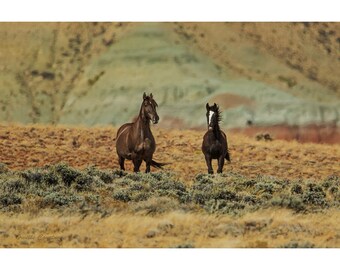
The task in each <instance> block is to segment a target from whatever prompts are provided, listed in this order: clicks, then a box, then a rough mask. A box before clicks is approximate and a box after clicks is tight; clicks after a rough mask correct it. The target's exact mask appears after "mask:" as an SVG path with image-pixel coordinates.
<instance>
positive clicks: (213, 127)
mask: <svg viewBox="0 0 340 270" xmlns="http://www.w3.org/2000/svg"><path fill="white" fill-rule="evenodd" d="M206 109H207V114H206V116H207V123H208V131H207V132H206V133H205V134H204V137H203V143H202V152H203V154H204V156H205V161H206V163H207V166H208V173H210V174H212V173H214V170H213V168H212V165H211V160H212V159H217V160H218V169H217V173H222V170H223V165H224V159H226V160H228V161H229V162H230V156H229V151H228V144H227V136H226V135H225V133H224V132H223V131H222V130H220V126H219V122H220V121H221V112H220V110H219V107H218V105H216V103H214V105H213V106H209V103H207V104H206Z"/></svg>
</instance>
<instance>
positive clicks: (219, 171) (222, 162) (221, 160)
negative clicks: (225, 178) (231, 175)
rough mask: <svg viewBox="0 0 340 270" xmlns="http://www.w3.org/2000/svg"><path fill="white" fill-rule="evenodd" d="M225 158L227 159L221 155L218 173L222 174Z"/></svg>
mask: <svg viewBox="0 0 340 270" xmlns="http://www.w3.org/2000/svg"><path fill="white" fill-rule="evenodd" d="M224 158H225V155H221V156H220V157H219V158H218V169H217V173H222V170H223V165H224Z"/></svg>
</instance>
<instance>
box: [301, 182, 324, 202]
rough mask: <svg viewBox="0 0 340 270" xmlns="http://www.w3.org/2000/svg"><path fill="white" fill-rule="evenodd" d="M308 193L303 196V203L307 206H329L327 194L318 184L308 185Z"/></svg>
mask: <svg viewBox="0 0 340 270" xmlns="http://www.w3.org/2000/svg"><path fill="white" fill-rule="evenodd" d="M307 187H308V191H306V192H305V194H304V196H303V202H304V203H306V204H313V205H319V206H327V205H328V203H327V201H326V193H325V192H324V191H323V189H322V187H321V186H319V185H316V184H313V183H311V184H308V186H307Z"/></svg>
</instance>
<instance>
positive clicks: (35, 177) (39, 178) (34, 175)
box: [21, 169, 44, 185]
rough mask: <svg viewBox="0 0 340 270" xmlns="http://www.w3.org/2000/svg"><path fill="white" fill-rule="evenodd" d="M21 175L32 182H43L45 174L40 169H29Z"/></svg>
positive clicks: (28, 181)
mask: <svg viewBox="0 0 340 270" xmlns="http://www.w3.org/2000/svg"><path fill="white" fill-rule="evenodd" d="M21 176H22V177H23V178H24V179H25V180H26V182H27V183H28V184H29V185H30V184H37V185H39V184H42V182H43V179H44V174H43V172H42V171H41V170H40V169H28V170H25V171H23V172H22V173H21Z"/></svg>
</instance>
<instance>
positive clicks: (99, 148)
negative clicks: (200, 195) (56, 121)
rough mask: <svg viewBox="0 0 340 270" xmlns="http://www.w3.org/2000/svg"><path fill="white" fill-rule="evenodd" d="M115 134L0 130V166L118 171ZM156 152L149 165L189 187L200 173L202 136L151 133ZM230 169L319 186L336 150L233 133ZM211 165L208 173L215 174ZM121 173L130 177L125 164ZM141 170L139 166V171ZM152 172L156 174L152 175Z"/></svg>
mask: <svg viewBox="0 0 340 270" xmlns="http://www.w3.org/2000/svg"><path fill="white" fill-rule="evenodd" d="M116 130H117V128H114V127H102V128H84V127H77V128H71V127H53V126H42V125H40V126H39V125H32V126H22V125H0V153H1V155H0V163H4V164H6V165H7V166H8V168H10V169H25V168H31V167H42V166H44V165H47V164H56V163H60V162H65V163H68V164H69V165H70V166H72V167H76V168H84V167H87V166H89V165H95V166H97V167H99V168H106V169H118V168H119V165H118V160H117V154H116V150H115V141H114V140H115V137H116ZM152 130H153V133H154V136H155V139H156V143H157V149H156V152H155V155H154V159H155V160H156V161H160V162H170V163H171V164H170V165H167V166H166V168H165V169H166V170H170V171H171V172H174V173H175V174H176V175H178V178H179V179H181V180H183V181H185V182H190V181H191V180H192V179H193V178H194V177H195V175H196V174H198V173H206V171H207V168H206V164H205V161H204V156H203V154H202V152H201V143H202V137H203V134H204V131H194V130H166V129H160V128H158V127H152ZM227 136H228V143H229V150H230V154H231V160H232V162H231V164H228V163H226V164H225V167H224V170H225V171H232V172H236V173H240V174H242V175H245V176H249V177H252V176H256V175H258V174H262V175H272V176H277V177H280V178H287V179H299V178H304V179H306V178H307V179H308V178H309V179H315V181H320V180H323V179H324V178H325V177H327V176H330V175H335V174H339V171H340V163H339V159H340V145H321V144H300V143H297V142H295V141H292V142H286V141H281V140H274V141H256V140H255V139H251V138H248V137H245V136H243V135H240V134H238V133H232V134H228V132H227ZM216 166H217V164H216V161H215V162H213V167H214V169H215V171H216V169H217V167H216ZM126 169H127V170H128V171H130V172H131V171H132V163H131V161H126ZM144 169H145V165H144V164H143V165H142V167H141V170H144ZM152 170H153V171H155V170H157V169H154V168H153V169H152Z"/></svg>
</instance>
